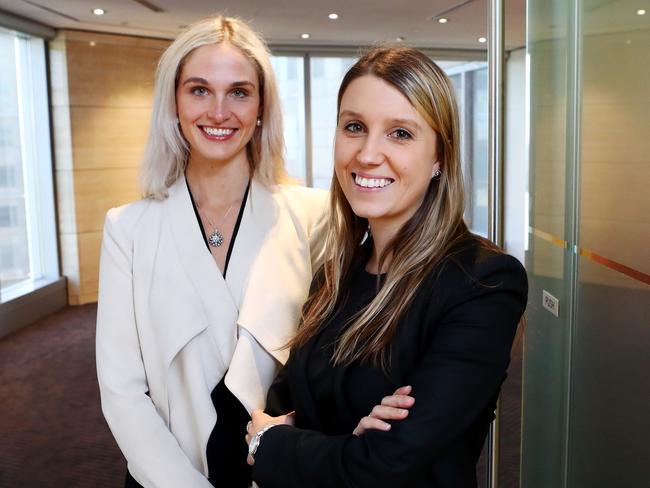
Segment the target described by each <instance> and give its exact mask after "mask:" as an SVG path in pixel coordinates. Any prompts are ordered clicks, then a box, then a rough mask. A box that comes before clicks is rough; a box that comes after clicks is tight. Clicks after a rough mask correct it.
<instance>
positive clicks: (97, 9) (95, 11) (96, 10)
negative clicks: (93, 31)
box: [92, 8, 106, 15]
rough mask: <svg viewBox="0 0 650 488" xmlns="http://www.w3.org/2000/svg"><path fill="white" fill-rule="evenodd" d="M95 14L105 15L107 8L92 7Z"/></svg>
mask: <svg viewBox="0 0 650 488" xmlns="http://www.w3.org/2000/svg"><path fill="white" fill-rule="evenodd" d="M92 13H93V15H104V14H105V13H106V10H104V9H103V8H94V9H92Z"/></svg>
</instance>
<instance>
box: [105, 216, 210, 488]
mask: <svg viewBox="0 0 650 488" xmlns="http://www.w3.org/2000/svg"><path fill="white" fill-rule="evenodd" d="M118 212H119V210H115V209H113V210H111V211H110V212H109V213H108V215H107V217H106V221H105V225H104V236H103V241H102V251H101V258H100V271H99V273H100V279H99V300H98V308H97V335H96V358H97V377H98V381H99V389H100V394H101V404H102V411H103V413H104V416H105V418H106V421H107V423H108V425H109V427H110V429H111V432H112V433H113V436H114V437H115V440H116V441H117V443H118V445H119V447H120V449H121V450H122V453H123V454H124V456H125V457H126V459H127V461H128V464H129V471H130V472H131V474H132V475H133V477H134V478H135V479H136V480H137V481H138V482H139V483H140V484H141V485H143V486H144V487H156V488H164V487H169V488H175V487H178V486H192V487H204V488H210V487H211V486H212V485H211V484H210V483H209V482H208V480H207V478H206V477H205V476H204V475H203V473H201V472H199V471H198V470H197V469H195V468H194V466H193V465H192V463H191V462H190V460H189V458H188V457H187V456H186V455H185V453H184V452H183V450H182V449H181V447H180V446H179V444H178V442H177V441H176V438H175V437H174V435H173V434H172V433H171V431H170V430H169V429H168V427H167V425H166V422H165V421H164V419H163V418H162V417H161V416H160V415H159V414H158V412H157V411H156V407H155V405H154V404H153V403H152V401H151V399H150V398H149V396H148V395H147V393H148V387H147V375H146V371H145V367H144V364H143V361H142V356H141V351H140V342H139V338H138V332H137V328H136V318H135V310H134V305H133V276H132V256H133V249H132V248H133V244H132V239H131V238H129V237H127V236H126V235H125V234H126V232H124V231H123V230H122V229H121V228H120V226H119V223H118V220H119V219H117V218H116V216H117V214H118Z"/></svg>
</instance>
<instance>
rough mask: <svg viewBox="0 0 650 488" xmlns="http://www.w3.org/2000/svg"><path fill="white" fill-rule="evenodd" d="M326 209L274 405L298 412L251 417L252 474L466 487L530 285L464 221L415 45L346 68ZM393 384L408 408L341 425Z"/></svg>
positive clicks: (443, 101) (447, 86) (432, 87)
mask: <svg viewBox="0 0 650 488" xmlns="http://www.w3.org/2000/svg"><path fill="white" fill-rule="evenodd" d="M331 207H332V213H331V215H332V217H331V221H330V223H329V232H328V240H327V246H326V249H327V252H328V255H327V256H326V260H325V261H324V265H323V266H322V267H321V269H320V271H319V272H318V273H317V275H316V277H315V280H314V283H313V284H312V291H311V294H310V297H309V300H308V301H307V303H306V304H305V307H304V310H303V320H302V325H301V327H300V328H299V330H298V333H297V335H296V337H295V338H294V339H293V340H292V342H291V354H290V358H289V361H288V363H287V365H286V366H285V369H284V370H283V372H282V373H281V375H280V376H279V377H278V378H277V379H276V381H275V383H274V384H273V386H272V387H271V390H270V391H269V397H268V402H267V405H268V406H267V411H268V413H271V414H273V415H281V414H286V413H287V412H289V411H292V410H294V411H295V414H292V415H291V416H286V415H284V416H282V415H281V416H279V417H271V416H270V415H268V414H267V413H263V412H261V411H256V412H254V413H253V421H252V425H249V426H248V429H247V433H248V435H247V440H249V441H250V446H249V453H250V455H249V462H250V463H252V462H254V466H253V479H254V480H255V481H256V482H257V484H258V485H259V486H260V487H261V488H273V487H283V488H290V487H306V486H309V487H328V488H329V487H373V488H375V487H383V486H386V487H396V486H399V487H425V486H426V487H454V488H457V487H475V486H476V474H475V467H476V461H477V459H478V457H479V454H480V452H481V448H482V446H483V443H484V440H485V437H486V434H487V431H488V426H489V423H490V421H491V420H492V418H493V417H494V413H493V412H494V408H495V403H496V400H497V397H498V394H499V388H500V386H501V383H502V382H503V380H504V379H505V375H506V369H507V366H508V363H509V354H510V348H511V345H512V341H513V339H514V336H515V332H516V329H517V324H518V323H519V320H520V318H521V316H522V314H523V311H524V308H525V304H526V295H527V281H526V274H525V271H524V270H523V268H522V266H521V264H520V263H519V262H518V261H517V260H516V259H514V258H512V257H510V256H508V255H506V254H503V253H501V252H500V251H499V250H498V249H496V248H495V247H494V246H493V245H492V244H491V243H490V242H488V241H486V240H485V239H483V238H481V237H479V236H476V235H473V234H471V233H470V232H469V231H468V229H467V227H466V225H465V223H464V222H463V217H462V216H463V210H464V202H463V179H462V174H461V168H460V162H459V140H458V116H457V109H456V104H455V100H454V95H453V87H452V84H451V82H450V81H449V79H448V78H447V77H446V76H445V74H444V73H443V72H442V70H440V68H439V67H438V66H437V65H435V63H433V62H432V61H431V60H430V59H428V58H427V57H426V56H425V55H424V54H422V53H420V52H419V51H416V50H414V49H411V48H405V47H398V48H390V47H379V48H375V49H374V50H372V51H371V52H370V53H368V54H366V55H365V56H364V57H362V58H361V59H360V60H359V61H358V62H357V63H356V64H355V65H354V66H353V67H352V68H351V69H350V71H349V72H348V73H347V75H346V77H345V78H344V80H343V82H342V85H341V88H340V91H339V99H338V128H337V133H336V143H335V177H334V179H333V184H332V194H331ZM361 241H363V243H362V244H361V245H360V244H359V243H360V242H361ZM400 385H409V386H410V387H411V396H412V397H413V398H414V399H415V402H414V404H413V405H412V406H411V408H410V409H409V411H408V416H406V417H405V418H402V419H400V420H389V422H388V423H386V424H384V425H386V426H388V428H386V429H374V430H366V431H365V432H362V433H361V431H360V430H357V431H356V432H357V433H361V435H352V434H349V432H350V431H351V430H352V429H353V428H354V426H355V425H357V423H358V422H359V419H361V418H363V417H366V416H368V413H369V412H370V411H371V410H372V407H373V405H375V404H376V403H378V402H380V401H381V399H382V397H384V396H386V395H391V393H392V392H393V391H394V390H395V389H396V388H397V387H398V386H400ZM393 398H394V397H393ZM392 418H393V419H394V418H397V416H394V417H392Z"/></svg>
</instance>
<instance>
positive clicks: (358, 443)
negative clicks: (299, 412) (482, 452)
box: [253, 255, 527, 488]
mask: <svg viewBox="0 0 650 488" xmlns="http://www.w3.org/2000/svg"><path fill="white" fill-rule="evenodd" d="M478 268H479V269H478V270H477V272H476V273H473V275H474V276H475V277H476V278H477V279H476V280H469V279H459V280H456V281H454V284H448V285H449V286H454V287H457V289H456V290H455V291H453V292H451V297H452V298H450V299H449V301H448V306H447V307H446V309H445V311H444V312H443V314H442V317H441V318H440V316H438V318H437V319H436V323H435V324H425V325H426V326H427V327H435V332H434V333H433V334H432V335H431V339H430V340H429V341H428V344H427V345H426V347H425V349H424V353H423V357H422V359H421V361H420V363H419V365H418V367H416V368H414V371H412V372H411V374H409V375H408V377H407V381H406V384H410V385H412V386H413V392H412V395H413V396H414V397H415V404H414V406H413V407H412V408H411V409H410V412H409V416H408V417H407V418H406V419H404V420H401V421H392V422H391V424H392V428H391V430H390V431H388V432H380V431H376V430H372V431H367V432H366V433H365V434H364V435H362V436H358V437H356V436H354V435H351V434H350V435H340V436H326V435H324V434H321V433H319V432H314V431H309V430H301V429H298V428H295V427H292V426H287V425H280V426H278V427H276V428H274V429H271V430H269V431H268V432H267V433H265V434H264V437H263V438H262V442H261V444H260V446H259V448H258V450H257V454H256V455H255V464H254V466H253V479H254V480H255V481H256V482H257V483H258V484H259V485H260V486H261V487H263V488H274V487H284V488H290V487H301V486H311V487H314V488H317V487H323V488H325V487H331V486H338V487H370V486H372V487H373V488H381V487H394V486H408V485H409V483H410V482H412V481H413V480H415V479H418V478H419V477H421V476H422V474H423V473H424V472H425V471H426V470H427V469H429V467H430V466H431V463H432V461H433V460H435V459H436V458H437V457H438V456H440V455H441V454H443V453H444V452H445V449H446V448H447V447H449V446H450V444H451V443H452V442H453V441H454V440H455V439H456V438H458V436H460V435H461V434H462V433H463V432H465V431H466V430H467V429H468V428H469V427H470V426H471V424H472V422H474V421H476V419H477V418H478V417H479V416H480V415H481V413H482V412H483V411H484V410H485V409H486V408H487V407H488V406H489V405H490V404H491V402H493V401H494V399H495V396H496V394H497V392H498V389H499V387H500V385H501V382H502V381H503V379H504V378H505V372H506V369H507V366H508V363H509V357H510V348H511V346H512V341H513V339H514V335H515V331H516V328H517V324H518V323H519V320H520V318H521V315H522V313H523V311H524V308H525V304H526V294H527V281H526V274H525V272H524V270H523V267H522V266H521V265H520V264H519V262H518V261H517V260H516V259H514V258H512V257H510V256H507V255H495V257H494V258H490V259H488V260H487V262H486V263H483V264H482V265H480V266H479V267H478ZM458 274H461V273H458ZM428 320H431V319H430V318H429V319H428ZM360 387H362V385H360ZM378 401H379V399H378Z"/></svg>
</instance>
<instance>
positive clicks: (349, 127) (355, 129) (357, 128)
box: [343, 122, 363, 134]
mask: <svg viewBox="0 0 650 488" xmlns="http://www.w3.org/2000/svg"><path fill="white" fill-rule="evenodd" d="M343 130H345V131H347V132H351V133H353V134H357V133H359V132H362V131H363V126H362V125H361V124H360V123H359V122H350V123H349V124H346V125H345V127H343Z"/></svg>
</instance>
